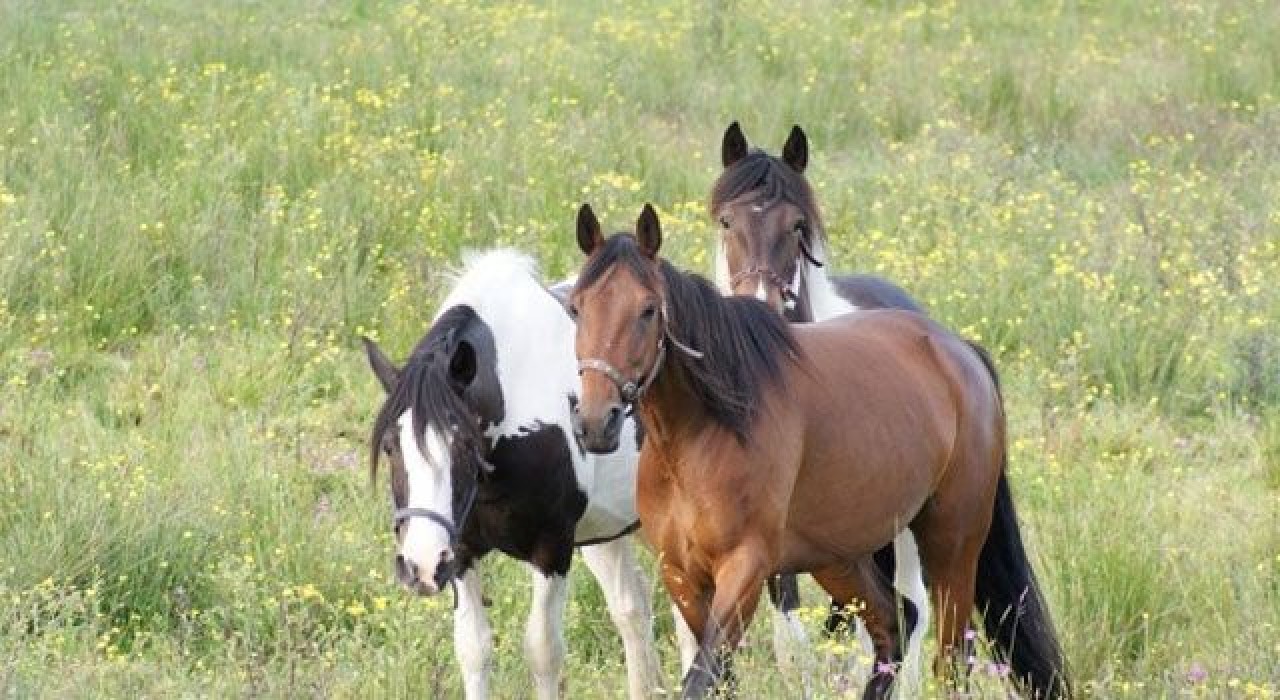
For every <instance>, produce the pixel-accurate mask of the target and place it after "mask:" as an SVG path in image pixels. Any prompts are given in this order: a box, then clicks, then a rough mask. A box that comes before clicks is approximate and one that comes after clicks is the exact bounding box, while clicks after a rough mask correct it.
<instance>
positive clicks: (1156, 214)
mask: <svg viewBox="0 0 1280 700" xmlns="http://www.w3.org/2000/svg"><path fill="white" fill-rule="evenodd" d="M1277 35H1280V10H1278V9H1277V6H1276V5H1275V4H1274V3H1271V2H1263V1H1261V0H1258V1H1246V0H1238V1H1226V0H1224V1H1223V2H1216V3H1213V2H1178V3H1150V2H1130V1H1128V0H1124V1H1121V2H1114V3H1074V2H1073V3H1028V2H1013V1H1010V0H1004V1H1000V0H982V1H979V2H971V3H970V2H966V3H956V2H950V3H937V4H929V5H924V4H908V3H899V2H876V3H865V4H860V5H856V6H847V4H845V3H830V4H827V3H823V2H802V3H776V4H769V5H766V6H762V7H750V8H748V7H746V6H739V5H738V4H732V3H725V2H716V1H713V0H706V1H704V2H700V3H692V4H680V3H670V4H667V3H664V2H658V1H656V0H655V1H654V2H641V3H628V4H627V5H626V7H625V8H623V7H618V6H616V4H615V5H608V6H605V5H598V4H589V3H586V2H569V3H558V4H555V5H553V6H550V7H541V6H536V5H501V6H497V7H488V8H484V7H475V6H473V5H472V4H470V3H462V2H444V3H429V4H428V3H424V4H421V5H417V4H413V3H390V2H373V1H351V2H326V3H314V2H296V1H293V0H285V1H282V2H274V3H205V4H197V5H192V4H190V3H179V2H165V1H158V0H157V1H152V2H146V3H137V4H134V5H129V6H128V7H124V6H119V7H117V6H113V5H109V4H106V3H99V2H89V1H87V0H84V1H79V2H72V1H66V2H51V3H39V2H26V1H23V0H9V1H8V2H0V47H3V48H2V49H0V117H2V118H0V384H2V385H3V387H2V388H0V692H5V693H6V694H8V695H10V696H15V697H29V696H36V697H43V696H70V697H103V696H112V697H121V696H133V695H139V694H141V695H144V696H201V695H210V696H227V695H254V696H258V695H264V696H273V697H295V696H300V695H322V696H340V697H348V696H351V697H355V696H358V697H370V696H387V697H405V696H409V695H425V696H428V697H434V696H439V695H446V696H451V695H455V694H457V693H458V692H459V685H458V678H457V674H456V671H455V667H454V663H453V659H452V654H451V652H450V651H449V649H450V645H451V642H450V639H451V634H450V632H449V610H448V601H447V599H444V600H430V601H422V600H415V599H410V598H408V597H407V596H405V595H404V594H402V593H401V592H400V591H399V590H398V589H397V588H396V587H395V586H394V585H393V582H392V581H391V579H390V577H389V575H388V574H389V569H390V566H389V564H390V551H391V542H390V538H389V536H388V533H387V528H386V524H385V521H386V513H387V510H386V509H387V507H388V506H387V503H386V501H385V499H384V496H383V494H384V492H383V486H382V485H379V487H377V488H376V489H370V487H369V485H368V481H367V477H366V474H365V469H364V459H365V434H366V431H367V430H368V428H369V426H370V424H371V422H372V420H371V419H372V412H373V411H374V409H376V407H377V403H378V401H379V399H380V396H381V395H380V392H379V390H378V388H377V385H376V383H375V382H374V381H373V378H372V376H371V375H370V374H369V372H368V370H367V369H366V368H365V367H364V364H363V358H362V354H361V352H360V351H359V347H358V343H357V336H358V335H359V334H362V333H368V334H372V335H375V336H377V337H379V338H380V339H381V340H382V341H383V342H384V343H385V344H386V345H387V346H388V347H389V348H391V349H392V350H394V351H395V352H396V354H400V353H403V352H405V351H406V350H407V349H408V348H409V347H410V345H411V343H412V342H414V341H415V340H416V339H417V337H418V336H419V335H420V334H421V333H422V332H423V330H424V329H425V323H426V322H427V320H428V319H429V318H430V316H431V314H432V311H433V302H434V301H435V300H436V299H438V298H439V295H440V293H441V291H442V290H443V289H444V286H445V285H446V284H447V276H446V275H445V272H446V271H447V269H448V268H449V266H450V265H452V264H456V263H457V261H458V260H459V257H460V254H461V252H462V251H463V250H464V249H467V248H480V247H487V246H491V245H498V244H503V245H514V246H517V247H520V248H523V249H525V250H529V251H531V252H534V253H536V254H537V256H538V257H539V259H540V260H541V261H542V263H543V268H544V270H545V272H546V274H547V275H548V276H557V275H560V274H563V273H567V272H570V271H571V270H573V269H574V268H575V267H576V266H577V264H578V263H579V256H578V254H577V252H576V246H575V245H574V244H573V241H572V222H573V212H574V210H575V208H576V207H577V206H578V204H579V203H580V202H581V201H583V200H587V201H590V202H591V203H592V204H593V206H594V207H595V208H596V210H597V212H600V213H601V215H602V217H603V219H604V221H605V222H606V225H607V226H608V227H609V228H611V229H612V228H624V227H627V226H629V224H630V222H631V221H633V220H634V217H635V215H636V213H637V212H638V211H639V207H640V205H641V204H642V203H643V202H645V201H653V202H654V203H656V204H657V205H658V206H659V208H660V210H661V213H662V216H663V222H664V229H665V230H666V232H667V238H668V242H667V247H666V250H667V251H668V253H669V254H670V255H672V256H673V257H675V258H676V259H677V260H678V261H680V262H682V263H684V264H685V265H687V266H690V267H693V268H695V269H701V270H709V267H710V265H709V255H708V250H709V247H710V243H711V241H712V235H713V231H712V228H711V227H710V226H709V218H708V217H707V215H706V213H705V211H704V209H703V202H704V201H705V198H706V194H707V190H708V189H709V186H710V183H711V181H712V179H713V178H714V177H715V175H716V174H717V172H718V168H719V162H718V150H719V141H720V135H721V134H722V132H723V129H724V128H725V126H726V125H727V124H728V123H729V122H730V121H732V120H734V119H738V120H741V121H742V124H743V126H744V128H745V129H746V131H747V134H748V137H749V138H751V139H752V141H753V143H758V144H760V145H764V146H766V147H768V148H770V149H771V150H776V149H778V148H780V146H781V142H782V139H783V138H784V136H785V134H786V132H787V129H789V128H790V126H791V124H792V123H796V122H798V123H801V124H802V125H803V126H804V127H805V129H806V130H807V132H808V134H809V137H810V141H811V144H812V149H813V150H812V156H811V159H810V162H811V166H810V174H811V177H812V178H813V181H814V183H815V186H816V188H817V190H818V194H819V198H820V201H821V202H822V204H823V207H824V213H825V215H826V219H827V224H828V229H829V230H830V232H831V235H832V238H833V248H834V251H833V252H834V254H835V257H836V259H837V261H838V263H839V267H840V268H841V269H848V270H864V271H875V272H879V273H881V274H884V275H887V276H889V277H891V278H893V279H895V280H897V281H899V282H901V283H902V284H904V285H905V286H906V287H907V288H908V289H910V290H911V291H912V292H913V293H914V294H915V295H916V296H917V297H918V298H920V299H922V300H923V301H925V302H926V303H927V304H928V306H929V307H930V308H931V309H932V311H933V313H934V314H935V315H936V316H937V317H939V318H940V319H942V320H943V321H945V322H946V323H948V324H950V325H951V326H952V327H954V328H956V329H957V330H961V331H963V332H965V333H967V334H969V335H972V336H975V337H977V338H980V339H981V340H982V341H983V342H984V343H985V344H987V345H988V346H989V347H991V349H992V350H993V351H994V352H995V354H996V357H997V359H998V362H999V365H1000V367H1001V370H1002V372H1003V374H1004V376H1005V380H1006V383H1007V385H1008V397H1007V399H1008V405H1009V411H1010V416H1011V445H1012V448H1011V449H1012V467H1011V469H1012V476H1013V479H1014V487H1015V492H1016V494H1017V499H1018V502H1019V507H1020V512H1021V514H1022V518H1023V521H1024V524H1025V526H1026V529H1027V537H1028V540H1029V543H1030V547H1031V549H1032V556H1033V559H1034V560H1035V562H1036V565H1037V569H1038V571H1039V572H1040V576H1041V579H1042V581H1043V582H1044V583H1045V586H1046V588H1047V590H1048V595H1049V599H1050V604H1051V608H1052V610H1053V612H1054V614H1055V616H1056V619H1057V623H1058V626H1059V629H1060V630H1061V632H1062V635H1063V638H1064V642H1065V645H1066V649H1067V653H1068V655H1069V657H1070V659H1071V662H1072V664H1073V667H1074V670H1075V673H1076V675H1077V677H1078V679H1079V682H1080V684H1081V686H1082V687H1083V688H1084V689H1085V690H1086V691H1087V693H1088V694H1090V695H1092V696H1097V697H1125V696H1128V697H1143V698H1145V697H1181V696H1184V695H1185V696H1193V697H1274V696H1275V695H1276V694H1277V693H1280V666H1277V664H1276V661H1275V659H1277V658H1280V646H1278V645H1277V640H1278V639H1280V584H1277V581H1280V369H1278V368H1280V342H1278V341H1277V337H1280V291H1277V289H1278V288H1277V286H1276V284H1275V280H1277V279H1280V214H1278V213H1277V208H1276V206H1275V203H1276V202H1277V201H1280V48H1277V47H1278V46H1280V45H1278V44H1277V42H1275V40H1274V38H1275V37H1276V36H1277ZM492 563H493V566H492V567H490V568H489V570H488V571H487V573H486V576H487V585H488V586H489V588H490V589H491V597H492V598H493V600H494V607H493V609H492V611H491V612H492V617H493V619H494V620H495V629H496V630H497V638H498V645H499V648H498V652H497V656H496V658H497V660H498V661H497V671H496V673H497V677H496V679H495V686H494V687H495V689H496V690H497V694H498V695H499V696H501V697H518V696H522V695H523V694H524V693H525V692H526V689H527V688H528V685H527V680H526V677H527V676H526V671H525V667H524V662H523V660H522V658H521V654H520V644H521V642H520V639H521V633H520V627H521V624H522V623H521V620H522V618H523V615H524V613H525V610H526V606H527V590H528V582H527V581H526V580H525V577H524V574H523V573H522V572H521V570H520V568H519V567H518V566H514V565H511V564H510V563H508V562H500V561H496V560H495V561H494V562H492ZM574 588H575V593H574V598H573V601H572V602H571V604H570V610H571V618H570V622H569V627H568V636H569V645H570V660H569V668H568V673H567V683H568V685H567V690H568V692H569V694H570V695H571V696H573V697H616V696H618V695H619V694H621V692H622V689H623V687H624V673H623V670H622V666H621V651H620V644H619V642H618V641H617V639H616V636H615V635H614V633H613V631H612V629H611V627H610V625H609V623H608V618H607V615H606V614H605V612H604V609H603V604H602V602H601V598H600V595H599V592H598V591H597V590H596V589H595V588H594V585H593V584H591V583H590V582H589V577H587V576H586V575H585V574H584V573H583V569H582V568H581V567H579V568H578V569H576V570H575V574H574ZM657 590H658V587H657V585H656V584H655V591H657ZM806 602H808V603H809V604H811V605H813V606H818V605H820V604H821V597H820V596H818V595H816V593H815V592H814V591H812V590H811V589H810V590H808V592H807V594H806ZM659 607H660V609H661V610H662V612H661V614H660V615H659V620H658V623H659V631H660V633H661V634H663V635H664V636H663V654H664V660H665V662H666V663H667V668H668V670H669V672H670V673H669V677H670V678H672V679H673V680H674V673H675V669H674V666H675V660H674V653H673V650H672V648H671V643H670V639H669V634H667V633H668V632H669V629H670V621H669V617H668V615H667V613H666V610H665V607H663V606H659ZM818 613H819V611H818V610H817V609H816V608H815V609H814V610H812V611H810V614H809V617H811V618H813V623H814V627H815V630H816V627H817V618H818V617H819V614H818ZM766 627H767V620H764V619H761V620H759V621H757V623H756V625H755V627H753V629H752V632H751V635H750V643H749V645H748V649H747V650H746V652H745V659H744V662H743V664H742V674H743V676H744V693H745V694H746V695H748V696H778V697H791V696H795V695H796V694H797V693H798V688H799V686H798V685H797V681H796V679H795V678H794V677H792V676H789V675H787V674H785V673H780V672H778V671H777V670H776V669H775V668H774V664H773V661H772V659H771V657H770V654H769V653H768V649H767V644H766V640H767V637H768V635H767V634H766V633H765V632H766ZM850 654H853V655H854V656H856V653H854V652H850V651H849V649H848V646H847V645H843V644H841V643H837V642H829V643H823V644H822V645H820V649H819V651H818V658H819V660H820V662H821V664H822V668H823V673H822V675H821V678H820V679H819V682H818V688H817V689H818V694H819V696H820V697H836V696H841V694H842V693H843V692H845V691H844V689H843V684H844V683H845V682H846V681H847V679H846V678H844V676H843V675H842V674H841V672H840V669H841V668H842V667H843V663H844V660H846V657H848V656H849V655H850ZM1193 667H1195V668H1202V669H1204V670H1205V671H1206V672H1207V678H1206V679H1205V680H1204V681H1202V682H1199V683H1194V682H1192V681H1189V680H1188V671H1190V670H1191V669H1192V668H1193ZM977 690H978V692H979V694H982V695H991V696H996V695H998V694H999V689H998V687H997V686H996V685H995V684H994V683H993V682H991V681H989V680H986V679H984V680H982V681H981V682H980V684H979V685H978V687H977Z"/></svg>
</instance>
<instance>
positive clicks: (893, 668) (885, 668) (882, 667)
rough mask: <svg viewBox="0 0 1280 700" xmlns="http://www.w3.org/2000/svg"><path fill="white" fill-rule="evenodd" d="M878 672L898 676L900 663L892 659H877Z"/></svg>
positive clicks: (883, 674) (878, 673)
mask: <svg viewBox="0 0 1280 700" xmlns="http://www.w3.org/2000/svg"><path fill="white" fill-rule="evenodd" d="M876 674H877V675H882V676H896V675H897V674H898V664H895V663H894V662H892V661H877V662H876Z"/></svg>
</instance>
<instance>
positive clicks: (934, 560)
mask: <svg viewBox="0 0 1280 700" xmlns="http://www.w3.org/2000/svg"><path fill="white" fill-rule="evenodd" d="M936 505H937V504H936V503H931V504H930V505H928V506H926V507H925V510H924V511H923V512H921V514H920V516H919V517H917V518H916V521H915V522H914V523H912V526H911V529H912V530H913V531H914V532H915V533H916V536H917V540H916V541H917V543H918V544H919V545H920V557H921V559H922V560H923V562H924V568H925V570H926V571H928V572H929V587H930V589H931V591H930V593H931V594H932V597H933V609H934V614H935V615H936V616H937V627H938V658H937V661H936V663H935V670H936V672H937V673H938V675H939V676H941V677H942V678H943V679H944V680H946V681H955V680H956V675H955V672H956V662H957V661H959V662H961V663H962V664H965V665H967V660H968V656H969V652H970V650H969V648H968V647H969V646H971V645H970V643H969V642H970V638H966V634H965V633H966V632H967V631H968V630H969V629H970V627H969V618H970V616H971V615H972V614H973V591H974V584H975V579H976V576H977V570H978V553H979V551H980V550H981V548H982V542H983V540H984V539H985V536H986V531H985V528H983V529H982V532H981V533H979V532H977V531H976V528H966V527H960V526H958V522H960V521H957V520H954V519H948V518H947V517H946V516H945V514H944V511H943V510H941V509H940V508H938V507H936Z"/></svg>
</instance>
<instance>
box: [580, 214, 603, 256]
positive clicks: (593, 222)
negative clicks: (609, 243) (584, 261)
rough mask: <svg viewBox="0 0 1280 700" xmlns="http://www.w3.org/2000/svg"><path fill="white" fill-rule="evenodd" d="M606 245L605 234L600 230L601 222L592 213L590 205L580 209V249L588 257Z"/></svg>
mask: <svg viewBox="0 0 1280 700" xmlns="http://www.w3.org/2000/svg"><path fill="white" fill-rule="evenodd" d="M602 245H604V232H602V231H601V230H600V220H599V219H597V218H596V213H595V212H594V211H591V205H590V204H583V205H582V206H581V207H579V208H578V247H579V248H581V249H582V252H583V253H585V254H586V255H591V254H592V253H594V252H596V250H597V249H599V248H600V246H602Z"/></svg>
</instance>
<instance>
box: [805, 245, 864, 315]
mask: <svg viewBox="0 0 1280 700" xmlns="http://www.w3.org/2000/svg"><path fill="white" fill-rule="evenodd" d="M813 258H814V260H817V261H818V262H820V263H822V264H823V266H822V267H818V266H817V265H814V264H813V263H811V262H809V261H808V260H807V259H806V258H805V257H804V256H803V255H802V256H800V258H799V259H798V262H799V264H800V265H805V266H807V270H806V272H807V273H808V274H807V279H808V284H806V285H805V289H806V290H807V293H808V297H809V310H810V311H811V312H812V313H813V320H814V321H825V320H827V319H829V318H835V317H836V316H839V315H841V314H847V313H849V312H850V311H857V310H858V307H857V306H855V305H854V304H852V303H850V302H849V300H848V299H845V298H844V297H842V296H840V292H838V291H836V288H835V285H833V284H831V280H830V279H829V278H828V277H827V272H826V270H827V251H826V248H824V247H823V245H822V243H820V242H818V241H816V240H815V241H814V244H813Z"/></svg>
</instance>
